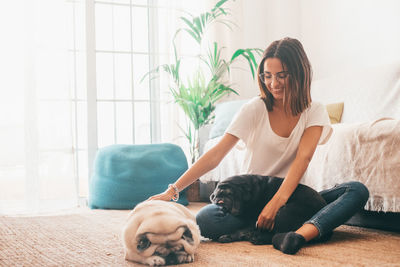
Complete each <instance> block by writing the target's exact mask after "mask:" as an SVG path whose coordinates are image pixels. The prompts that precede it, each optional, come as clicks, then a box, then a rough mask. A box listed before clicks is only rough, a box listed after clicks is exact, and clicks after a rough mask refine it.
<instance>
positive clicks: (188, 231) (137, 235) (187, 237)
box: [123, 200, 200, 266]
mask: <svg viewBox="0 0 400 267" xmlns="http://www.w3.org/2000/svg"><path fill="white" fill-rule="evenodd" d="M123 241H124V248H125V258H126V259H127V260H131V261H135V262H140V263H143V264H148V265H151V266H157V265H172V264H180V263H189V262H193V261H194V252H195V250H196V248H197V247H198V245H199V243H200V230H199V228H198V226H197V224H196V221H195V217H194V215H193V214H191V213H190V211H189V210H187V208H185V207H184V206H182V205H180V204H177V203H172V202H166V201H161V200H152V201H146V202H143V203H141V204H139V205H138V206H136V208H135V209H134V210H133V211H132V212H131V214H130V217H129V219H128V223H127V225H126V226H125V228H124V230H123Z"/></svg>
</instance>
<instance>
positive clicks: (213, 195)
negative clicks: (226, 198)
mask: <svg viewBox="0 0 400 267" xmlns="http://www.w3.org/2000/svg"><path fill="white" fill-rule="evenodd" d="M214 199H215V194H214V193H212V194H211V195H210V201H211V202H212V203H213V201H214Z"/></svg>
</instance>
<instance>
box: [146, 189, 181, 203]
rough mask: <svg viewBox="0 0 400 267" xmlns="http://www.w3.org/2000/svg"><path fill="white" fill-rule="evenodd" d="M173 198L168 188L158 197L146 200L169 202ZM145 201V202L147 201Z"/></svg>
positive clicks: (172, 193) (171, 191)
mask: <svg viewBox="0 0 400 267" xmlns="http://www.w3.org/2000/svg"><path fill="white" fill-rule="evenodd" d="M173 196H174V191H173V190H171V188H168V189H167V190H165V191H164V192H162V193H161V194H158V195H154V196H151V197H149V198H148V199H147V200H164V201H170V200H171V199H172V197H173ZM147 200H146V201H147Z"/></svg>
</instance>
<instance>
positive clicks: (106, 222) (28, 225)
mask: <svg viewBox="0 0 400 267" xmlns="http://www.w3.org/2000/svg"><path fill="white" fill-rule="evenodd" d="M202 205H204V204H201V203H194V204H191V205H189V208H190V209H191V210H192V211H193V212H197V210H198V209H199V208H200V207H201V206H202ZM128 212H129V211H117V210H87V209H81V210H78V211H74V212H73V213H70V214H65V215H56V216H35V217H6V216H0V266H141V265H139V264H135V263H130V262H127V261H125V260H124V256H123V247H122V243H121V240H120V233H121V229H122V226H123V224H124V223H125V219H126V217H127V214H128ZM183 266H400V234H399V233H394V232H385V231H379V230H373V229H366V228H358V227H351V226H341V227H339V228H337V229H336V230H335V232H334V235H333V237H332V239H331V240H330V241H328V242H326V243H324V244H313V245H308V246H306V247H304V248H303V249H302V250H300V251H299V253H298V254H296V255H285V254H282V253H281V252H280V251H277V250H275V249H274V248H273V247H272V246H271V245H264V246H254V245H252V244H250V243H248V242H237V243H231V244H219V243H215V242H210V241H203V242H202V243H201V244H200V247H199V249H198V251H197V253H196V255H195V262H194V263H191V264H185V265H183Z"/></svg>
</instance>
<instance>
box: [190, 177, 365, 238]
mask: <svg viewBox="0 0 400 267" xmlns="http://www.w3.org/2000/svg"><path fill="white" fill-rule="evenodd" d="M320 194H321V196H322V197H323V198H324V199H325V201H326V202H327V203H328V205H327V206H325V207H323V208H322V209H321V210H320V211H319V212H317V214H315V215H314V216H313V217H312V218H311V219H310V220H308V221H307V222H305V223H310V224H313V225H315V227H317V229H318V231H319V238H321V237H323V236H324V235H328V234H330V233H331V232H332V231H333V229H335V228H336V227H338V226H339V225H341V224H343V223H344V222H346V221H347V220H348V219H350V218H351V217H352V216H353V215H354V214H355V213H356V212H357V211H359V210H361V209H362V208H363V207H364V205H365V203H366V202H367V200H368V197H369V192H368V189H367V187H365V185H363V184H362V183H360V182H348V183H343V184H339V185H336V186H335V187H333V188H331V189H327V190H324V191H322V192H320ZM196 220H197V224H198V225H199V227H200V231H201V235H202V236H204V237H207V238H211V239H217V238H218V237H220V236H221V235H225V234H229V233H232V232H235V231H236V230H239V229H240V228H242V227H244V226H245V221H243V220H242V219H240V218H238V217H235V216H233V215H231V214H230V213H227V212H225V211H224V210H223V209H222V208H221V207H220V206H217V205H215V204H209V205H207V206H205V207H203V208H202V209H201V210H200V211H199V212H198V213H197V216H196Z"/></svg>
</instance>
